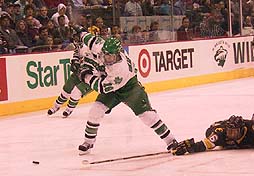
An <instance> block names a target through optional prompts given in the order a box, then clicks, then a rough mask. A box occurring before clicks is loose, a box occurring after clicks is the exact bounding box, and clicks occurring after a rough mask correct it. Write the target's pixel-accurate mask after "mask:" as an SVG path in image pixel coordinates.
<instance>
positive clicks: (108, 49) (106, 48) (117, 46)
mask: <svg viewBox="0 0 254 176" xmlns="http://www.w3.org/2000/svg"><path fill="white" fill-rule="evenodd" d="M121 49H122V45H121V41H120V40H119V39H117V38H114V37H109V38H108V39H106V41H105V43H104V44H103V47H102V51H103V53H105V54H118V53H119V52H120V51H121Z"/></svg>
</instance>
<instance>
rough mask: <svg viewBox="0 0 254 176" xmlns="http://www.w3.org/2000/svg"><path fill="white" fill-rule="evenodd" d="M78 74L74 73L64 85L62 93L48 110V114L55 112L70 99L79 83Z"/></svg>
mask: <svg viewBox="0 0 254 176" xmlns="http://www.w3.org/2000/svg"><path fill="white" fill-rule="evenodd" d="M77 78H78V77H77V76H76V75H74V74H72V75H71V76H70V77H69V79H68V80H67V81H66V83H65V84H64V86H63V89H62V92H61V94H60V95H59V96H58V97H57V99H56V100H55V102H54V105H53V107H52V108H50V109H49V110H48V115H52V114H54V113H55V112H56V111H58V110H59V109H60V107H61V106H62V105H63V104H64V103H65V102H66V101H67V100H68V98H69V96H70V93H71V91H72V90H73V88H74V86H75V84H77Z"/></svg>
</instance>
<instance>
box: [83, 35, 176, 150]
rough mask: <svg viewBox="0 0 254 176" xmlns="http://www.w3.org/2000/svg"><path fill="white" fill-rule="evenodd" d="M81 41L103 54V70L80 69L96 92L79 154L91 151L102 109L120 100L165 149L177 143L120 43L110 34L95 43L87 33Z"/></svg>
mask: <svg viewBox="0 0 254 176" xmlns="http://www.w3.org/2000/svg"><path fill="white" fill-rule="evenodd" d="M83 41H84V43H85V44H87V45H88V46H89V48H90V49H91V50H92V52H95V53H99V54H101V55H102V56H103V57H101V58H102V62H103V63H104V65H105V72H98V71H97V70H96V69H83V70H81V73H80V78H81V80H82V81H84V82H86V83H87V84H89V85H90V87H91V88H92V89H94V90H96V91H97V92H98V93H99V95H98V97H97V98H96V101H95V103H94V104H93V106H92V108H91V110H90V112H89V115H88V120H87V123H86V127H85V140H84V143H83V144H82V145H80V146H79V150H80V151H81V153H80V154H86V153H89V152H90V150H91V149H92V148H93V146H94V143H95V140H96V136H97V131H98V129H99V126H100V124H101V120H102V118H103V117H104V114H105V112H106V111H108V110H111V109H112V108H114V107H115V106H117V105H118V104H120V103H121V102H123V103H124V104H126V105H127V106H128V107H130V108H131V109H132V111H133V112H134V113H135V115H136V116H138V117H139V119H140V120H141V121H142V122H143V123H144V124H145V125H147V126H148V127H150V128H152V129H153V130H154V132H155V133H156V134H157V135H158V136H159V137H160V138H161V139H163V140H164V142H165V143H166V145H167V149H168V150H171V148H172V147H173V146H175V144H176V143H177V142H176V140H175V138H174V136H173V135H172V133H171V132H170V130H169V129H168V127H167V125H166V124H165V123H164V122H163V121H162V119H160V117H159V116H158V114H157V113H156V111H155V110H154V109H153V108H152V107H151V105H150V102H149V99H148V96H147V93H146V91H145V89H144V87H143V86H142V85H141V84H140V82H139V81H138V79H137V75H136V73H137V70H136V68H135V66H134V64H133V62H132V61H131V59H130V58H129V56H128V55H127V53H125V51H124V50H123V49H122V46H121V42H120V41H119V40H118V39H116V38H112V37H110V38H108V39H106V40H105V41H104V40H101V41H97V42H96V39H95V38H94V36H93V35H91V34H89V33H87V34H86V35H85V36H84V37H83Z"/></svg>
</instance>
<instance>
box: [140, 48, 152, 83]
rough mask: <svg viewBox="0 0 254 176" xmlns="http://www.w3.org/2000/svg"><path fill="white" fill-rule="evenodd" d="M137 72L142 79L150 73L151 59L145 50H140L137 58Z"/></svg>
mask: <svg viewBox="0 0 254 176" xmlns="http://www.w3.org/2000/svg"><path fill="white" fill-rule="evenodd" d="M138 70H139V73H140V75H141V76H142V77H144V78H146V77H148V75H149V73H150V71H151V58H150V55H149V52H148V51H147V50H146V49H142V50H141V51H140V52H139V56H138Z"/></svg>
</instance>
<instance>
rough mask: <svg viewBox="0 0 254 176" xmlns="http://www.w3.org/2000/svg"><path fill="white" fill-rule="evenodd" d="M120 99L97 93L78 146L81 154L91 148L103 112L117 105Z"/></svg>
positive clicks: (111, 95)
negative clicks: (83, 136)
mask: <svg viewBox="0 0 254 176" xmlns="http://www.w3.org/2000/svg"><path fill="white" fill-rule="evenodd" d="M119 103H120V101H119V100H118V99H116V98H115V95H114V94H99V95H98V97H97V98H96V101H95V103H94V104H93V105H92V108H91V109H90V111H89V115H88V120H87V122H86V127H85V140H84V143H83V144H82V145H80V146H79V150H80V151H81V154H86V153H89V152H90V150H91V148H93V146H94V143H95V140H96V136H97V132H98V129H99V126H100V122H101V120H102V118H103V117H104V115H105V113H106V112H107V111H109V110H110V109H112V108H113V107H115V106H116V105H118V104H119Z"/></svg>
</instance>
